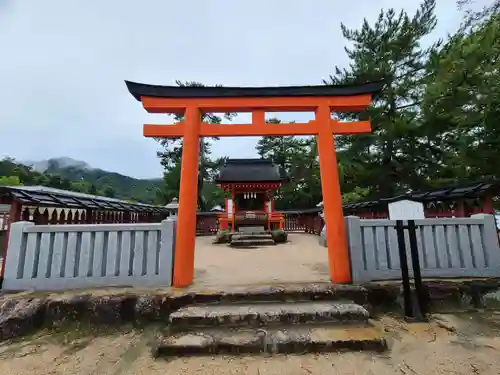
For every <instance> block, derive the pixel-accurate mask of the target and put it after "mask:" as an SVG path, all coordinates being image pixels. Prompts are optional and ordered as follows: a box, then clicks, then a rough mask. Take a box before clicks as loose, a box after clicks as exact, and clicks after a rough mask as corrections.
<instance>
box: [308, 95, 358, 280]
mask: <svg viewBox="0 0 500 375" xmlns="http://www.w3.org/2000/svg"><path fill="white" fill-rule="evenodd" d="M316 121H317V122H318V125H319V128H320V129H319V134H318V153H319V164H320V174H321V190H322V193H323V204H324V215H325V223H326V225H327V227H326V238H327V245H328V263H329V265H330V279H331V281H332V282H335V283H349V282H351V269H350V261H349V250H348V248H347V239H346V235H345V228H344V214H343V211H342V196H341V193H340V184H339V172H338V167H337V156H336V154H335V142H334V139H333V134H332V131H331V127H330V122H331V113H330V108H329V107H328V106H325V105H323V106H320V107H318V108H317V109H316Z"/></svg>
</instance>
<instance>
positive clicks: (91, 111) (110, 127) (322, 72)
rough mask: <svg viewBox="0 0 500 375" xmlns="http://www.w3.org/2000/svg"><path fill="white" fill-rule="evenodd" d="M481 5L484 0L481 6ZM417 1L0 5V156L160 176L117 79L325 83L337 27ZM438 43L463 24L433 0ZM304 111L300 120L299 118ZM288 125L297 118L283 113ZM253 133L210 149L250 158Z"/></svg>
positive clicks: (334, 58) (19, 0) (339, 44)
mask: <svg viewBox="0 0 500 375" xmlns="http://www.w3.org/2000/svg"><path fill="white" fill-rule="evenodd" d="M483 2H484V1H483ZM418 3H419V2H418V1H417V0H377V1H375V0H355V1H334V0H301V1H298V0H252V1H249V0H247V1H243V0H241V1H238V0H232V1H230V0H205V1H203V0H182V1H181V0H177V1H173V0H158V1H147V0H143V1H132V0H130V1H129V0H114V1H111V0H106V1H103V0H100V1H97V0H81V1H76V0H74V1H73V0H58V1H55V0H43V1H42V0H0V156H11V157H14V158H16V159H18V160H41V159H47V158H50V157H59V156H68V157H71V158H74V159H78V160H83V161H86V162H87V163H89V164H90V165H91V166H93V167H97V168H102V169H106V170H110V171H116V172H119V173H123V174H127V175H131V176H135V177H159V176H160V175H161V168H160V164H159V161H158V159H157V157H156V150H157V148H158V145H157V144H156V143H155V142H154V141H153V140H151V139H145V138H143V137H142V124H143V123H146V122H149V123H151V122H157V123H167V122H168V121H167V119H166V118H165V115H150V114H147V113H146V112H145V111H144V109H143V108H142V106H141V105H140V103H138V102H136V101H135V99H133V97H132V96H131V95H130V94H129V93H128V91H127V90H126V87H125V84H124V82H123V81H124V80H131V81H137V82H143V83H151V84H163V85H171V84H174V81H175V80H176V79H179V80H194V81H199V82H203V83H204V84H207V85H213V84H222V85H225V86H238V85H239V86H264V85H310V84H313V85H314V84H320V83H321V79H322V78H324V77H328V75H329V74H330V73H331V72H332V67H333V66H334V65H335V64H337V65H341V66H342V65H345V64H346V63H347V59H346V56H345V53H344V49H343V48H344V45H345V43H344V40H343V38H342V35H341V31H340V23H341V22H343V23H345V24H346V25H347V26H348V27H350V28H355V27H358V26H359V25H360V24H361V22H362V20H363V18H364V17H366V18H367V19H368V20H369V21H374V20H375V18H376V17H377V15H378V13H379V11H380V8H382V7H383V8H390V7H394V8H397V9H400V7H401V6H403V5H404V7H405V9H406V10H407V11H409V12H413V11H414V10H415V9H416V8H417V6H418ZM437 16H438V19H439V23H438V27H437V29H436V31H435V33H434V34H433V36H432V37H433V38H438V37H444V36H446V34H447V33H448V32H453V31H454V30H455V29H456V27H457V26H458V24H459V22H460V14H459V12H458V11H457V9H456V5H455V0H437ZM307 117H308V115H307V114H305V115H302V117H300V119H301V120H302V119H306V118H307ZM283 118H284V119H287V120H291V119H292V117H290V116H285V117H283ZM255 143H256V138H226V139H222V140H220V141H219V142H217V143H216V145H214V148H213V151H214V155H215V156H223V155H226V156H230V157H253V156H255V149H254V146H255Z"/></svg>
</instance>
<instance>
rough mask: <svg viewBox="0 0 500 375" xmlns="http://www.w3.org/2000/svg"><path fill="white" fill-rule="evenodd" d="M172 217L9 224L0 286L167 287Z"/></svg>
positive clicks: (23, 287)
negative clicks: (137, 221)
mask: <svg viewBox="0 0 500 375" xmlns="http://www.w3.org/2000/svg"><path fill="white" fill-rule="evenodd" d="M174 231H175V221H173V220H164V221H163V222H162V223H159V224H86V225H80V224H78V225H34V224H33V223H30V222H17V223H13V224H12V225H11V230H10V236H9V244H8V247H7V251H6V254H5V256H6V263H5V274H4V281H3V289H4V290H60V289H72V288H85V287H100V286H169V285H171V281H172V266H173V265H172V261H173V248H174V237H175V236H174Z"/></svg>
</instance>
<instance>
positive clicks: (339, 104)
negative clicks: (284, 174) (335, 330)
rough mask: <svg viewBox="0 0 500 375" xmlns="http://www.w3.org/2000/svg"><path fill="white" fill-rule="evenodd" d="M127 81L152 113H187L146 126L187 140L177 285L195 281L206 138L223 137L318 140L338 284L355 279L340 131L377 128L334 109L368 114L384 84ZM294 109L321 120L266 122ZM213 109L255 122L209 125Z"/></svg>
mask: <svg viewBox="0 0 500 375" xmlns="http://www.w3.org/2000/svg"><path fill="white" fill-rule="evenodd" d="M126 84H127V87H128V90H129V91H130V93H131V94H132V95H133V96H134V97H135V98H136V99H137V100H139V101H141V102H142V105H143V107H144V108H145V109H146V110H147V111H148V112H150V113H175V114H183V115H184V120H183V122H180V123H177V124H172V125H156V124H145V125H144V128H143V133H144V136H146V137H155V138H176V137H183V153H182V168H181V187H180V193H179V212H178V225H177V242H176V249H175V264H174V280H173V285H174V286H187V285H189V284H190V283H191V282H192V279H193V271H194V245H195V233H196V199H197V181H198V178H197V177H198V176H197V175H198V158H199V138H200V137H215V136H217V137H221V136H262V135H274V136H283V135H317V136H318V153H319V158H320V168H321V183H322V184H321V185H322V192H323V201H324V215H325V221H326V223H327V227H328V230H327V243H328V259H329V265H330V276H331V279H332V281H334V282H350V281H351V276H350V263H349V253H348V249H347V244H346V239H345V232H344V220H343V214H342V201H341V195H340V186H339V182H338V171H337V158H336V155H335V144H334V139H333V136H332V134H355V133H367V132H370V131H371V128H370V122H369V121H358V122H339V121H337V120H332V119H331V112H334V111H335V112H359V111H363V110H364V109H366V107H367V106H368V105H369V104H370V102H371V99H372V95H373V94H374V93H376V92H378V91H380V90H381V89H382V85H383V83H382V82H371V83H366V84H360V85H343V86H324V85H322V86H292V87H176V86H155V85H145V84H140V83H133V82H128V81H126ZM294 111H295V112H315V119H314V120H312V121H309V122H307V123H295V124H266V122H265V114H266V112H294ZM208 112H219V113H220V112H251V113H252V123H251V124H208V123H204V122H201V120H200V119H201V114H203V113H208Z"/></svg>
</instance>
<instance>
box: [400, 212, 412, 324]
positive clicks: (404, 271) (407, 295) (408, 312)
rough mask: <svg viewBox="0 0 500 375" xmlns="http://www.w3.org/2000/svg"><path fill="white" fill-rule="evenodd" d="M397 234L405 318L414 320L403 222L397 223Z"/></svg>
mask: <svg viewBox="0 0 500 375" xmlns="http://www.w3.org/2000/svg"><path fill="white" fill-rule="evenodd" d="M396 234H397V236H398V248H399V264H400V266H401V277H402V279H403V298H404V305H405V316H407V317H411V318H412V317H413V304H412V300H411V288H410V275H409V273H408V258H407V257H406V243H405V232H404V225H403V220H397V221H396Z"/></svg>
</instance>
